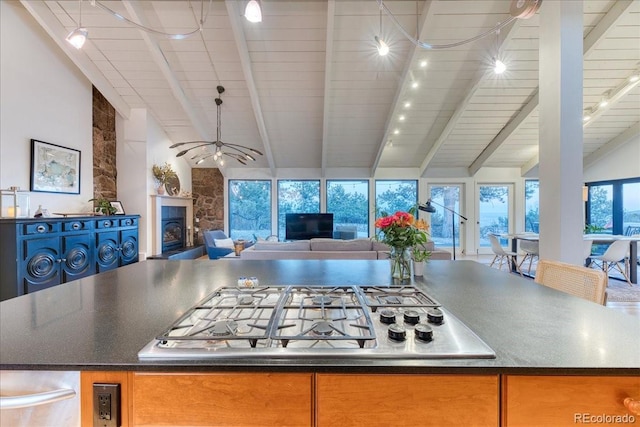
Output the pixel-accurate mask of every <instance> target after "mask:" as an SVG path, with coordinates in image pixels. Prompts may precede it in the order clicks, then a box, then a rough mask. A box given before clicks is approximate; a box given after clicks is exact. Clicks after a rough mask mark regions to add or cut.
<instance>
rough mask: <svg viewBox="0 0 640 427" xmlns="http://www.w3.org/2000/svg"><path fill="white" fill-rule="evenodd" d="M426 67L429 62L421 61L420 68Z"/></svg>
mask: <svg viewBox="0 0 640 427" xmlns="http://www.w3.org/2000/svg"><path fill="white" fill-rule="evenodd" d="M426 66H427V61H426V60H422V61H420V67H422V68H424V67H426Z"/></svg>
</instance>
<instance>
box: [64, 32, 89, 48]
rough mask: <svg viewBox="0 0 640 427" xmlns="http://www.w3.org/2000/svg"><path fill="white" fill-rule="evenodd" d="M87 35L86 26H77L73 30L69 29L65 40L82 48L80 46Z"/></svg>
mask: <svg viewBox="0 0 640 427" xmlns="http://www.w3.org/2000/svg"><path fill="white" fill-rule="evenodd" d="M88 35H89V32H88V31H87V29H86V28H82V27H78V28H76V29H75V30H73V31H71V32H70V33H69V35H68V36H67V38H66V39H65V40H66V41H68V42H69V43H70V44H71V46H73V47H75V48H76V49H82V46H84V42H86V41H87V36H88Z"/></svg>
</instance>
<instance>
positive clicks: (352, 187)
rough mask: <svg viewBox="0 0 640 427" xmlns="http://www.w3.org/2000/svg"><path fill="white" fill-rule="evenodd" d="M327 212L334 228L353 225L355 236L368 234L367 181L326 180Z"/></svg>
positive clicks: (366, 235)
mask: <svg viewBox="0 0 640 427" xmlns="http://www.w3.org/2000/svg"><path fill="white" fill-rule="evenodd" d="M327 213H332V214H333V225H334V227H335V229H338V228H339V227H342V226H355V227H356V229H357V237H368V236H369V181H367V180H350V181H347V180H344V181H343V180H327Z"/></svg>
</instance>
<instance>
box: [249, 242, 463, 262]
mask: <svg viewBox="0 0 640 427" xmlns="http://www.w3.org/2000/svg"><path fill="white" fill-rule="evenodd" d="M425 248H426V249H427V250H429V251H431V258H430V259H432V260H436V259H441V260H442V259H444V260H449V259H451V253H449V252H447V251H445V250H441V249H436V248H435V247H434V244H433V242H428V243H427V244H426V245H425ZM388 257H389V247H388V246H387V245H385V244H384V243H380V242H377V241H375V240H371V239H352V240H338V239H326V238H318V239H311V240H295V241H292V242H266V241H258V242H256V243H255V245H253V246H252V247H250V248H247V249H245V250H243V251H242V252H240V259H258V260H271V259H387V258H388Z"/></svg>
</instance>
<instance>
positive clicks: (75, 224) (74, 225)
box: [71, 222, 80, 230]
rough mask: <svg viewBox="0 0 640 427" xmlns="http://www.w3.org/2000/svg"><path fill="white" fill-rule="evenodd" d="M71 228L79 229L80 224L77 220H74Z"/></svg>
mask: <svg viewBox="0 0 640 427" xmlns="http://www.w3.org/2000/svg"><path fill="white" fill-rule="evenodd" d="M71 228H73V229H74V230H80V224H78V223H77V222H74V223H73V225H72V226H71Z"/></svg>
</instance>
